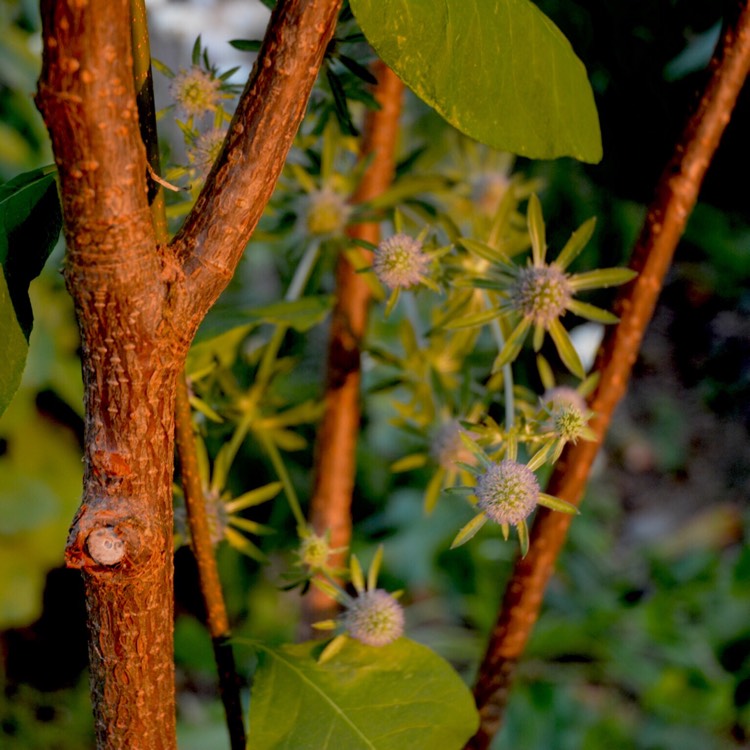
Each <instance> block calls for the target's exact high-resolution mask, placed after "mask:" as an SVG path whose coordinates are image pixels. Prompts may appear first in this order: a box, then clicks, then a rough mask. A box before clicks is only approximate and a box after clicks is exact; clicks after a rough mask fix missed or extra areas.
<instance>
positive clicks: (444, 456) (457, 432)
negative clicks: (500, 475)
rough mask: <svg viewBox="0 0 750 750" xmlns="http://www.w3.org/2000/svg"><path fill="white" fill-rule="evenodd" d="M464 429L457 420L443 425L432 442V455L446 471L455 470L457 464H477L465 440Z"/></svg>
mask: <svg viewBox="0 0 750 750" xmlns="http://www.w3.org/2000/svg"><path fill="white" fill-rule="evenodd" d="M462 430H463V428H462V427H461V424H460V423H459V422H458V420H456V419H452V420H450V421H449V422H446V423H445V424H443V425H441V426H440V427H439V428H438V430H437V431H436V432H435V434H434V436H433V438H432V441H431V442H430V455H431V456H432V458H433V459H434V460H435V461H436V462H437V463H438V464H439V465H440V466H442V467H443V468H444V469H455V468H456V463H457V462H459V461H460V462H461V463H465V464H476V462H477V460H476V458H475V456H474V454H473V453H472V452H471V450H469V448H468V447H467V446H466V444H465V443H464V441H463V440H461V431H462Z"/></svg>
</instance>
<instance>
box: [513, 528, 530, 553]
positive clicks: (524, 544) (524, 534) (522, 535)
mask: <svg viewBox="0 0 750 750" xmlns="http://www.w3.org/2000/svg"><path fill="white" fill-rule="evenodd" d="M516 528H517V529H518V541H519V542H520V543H521V557H526V553H527V552H528V551H529V527H528V526H527V525H526V521H521V522H520V523H519V524H518V525H517V526H516Z"/></svg>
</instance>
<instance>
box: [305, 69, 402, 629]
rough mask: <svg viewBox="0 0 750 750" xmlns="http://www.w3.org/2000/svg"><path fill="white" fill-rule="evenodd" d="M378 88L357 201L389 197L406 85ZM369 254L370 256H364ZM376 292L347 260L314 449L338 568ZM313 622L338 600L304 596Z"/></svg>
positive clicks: (317, 517)
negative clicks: (363, 349) (362, 359)
mask: <svg viewBox="0 0 750 750" xmlns="http://www.w3.org/2000/svg"><path fill="white" fill-rule="evenodd" d="M373 74H374V75H375V77H376V78H377V81H378V82H377V85H376V86H375V87H374V90H373V94H374V96H375V98H376V99H377V101H378V103H379V104H380V109H379V110H376V111H370V112H368V114H367V117H366V120H365V132H364V135H363V138H362V156H363V158H365V157H368V156H370V155H372V157H373V158H372V162H371V163H370V165H369V167H368V168H367V170H366V171H365V173H364V175H363V177H362V180H361V182H360V184H359V186H358V188H357V191H356V192H355V194H354V196H353V198H352V201H353V202H354V203H363V202H365V201H368V200H371V199H372V198H374V197H376V196H378V195H380V194H381V193H383V192H384V191H385V190H386V189H387V188H388V186H389V185H390V183H391V181H392V180H393V172H394V152H395V147H396V142H397V139H398V125H399V117H400V114H401V102H402V99H403V84H402V83H401V80H400V79H399V78H398V77H397V76H396V74H395V73H394V72H393V71H392V70H390V68H388V67H387V66H386V65H385V64H383V63H381V62H378V63H376V64H375V65H374V67H373ZM349 234H350V236H351V237H356V238H358V239H363V240H366V241H367V242H371V243H373V244H377V243H378V241H379V238H380V228H379V225H378V224H377V222H369V223H366V224H357V225H356V226H353V227H351V229H350V230H349ZM364 252H365V253H367V251H364ZM369 302H370V291H369V287H368V285H367V282H366V281H365V280H364V278H363V277H362V276H361V275H359V274H357V273H356V272H355V271H354V269H353V268H352V265H351V263H350V262H349V261H348V260H347V259H346V257H345V256H343V255H342V256H340V257H339V260H338V264H337V266H336V303H335V305H334V308H333V316H332V321H331V334H330V339H329V345H328V364H327V368H328V369H327V377H326V393H325V411H324V413H323V420H322V422H321V426H320V429H319V431H318V439H317V443H316V446H315V450H316V465H315V480H314V488H313V496H312V502H311V506H310V523H311V525H312V527H313V528H314V529H315V531H316V532H317V533H319V534H322V533H324V532H325V531H327V530H329V531H330V533H331V543H332V545H333V547H336V548H340V549H341V551H340V552H338V553H336V554H335V555H333V556H332V558H331V563H332V564H333V565H334V566H336V567H343V566H344V564H345V561H346V552H345V549H346V547H348V546H349V540H350V538H351V529H352V521H351V502H352V492H353V489H354V475H355V471H356V455H355V454H356V448H357V436H358V434H359V420H360V406H359V400H360V392H359V386H360V349H361V342H362V338H363V336H364V334H365V328H366V326H367V311H368V306H369ZM304 609H305V614H304V619H305V622H306V623H307V624H310V623H312V622H316V621H317V620H322V619H327V618H329V617H330V616H331V615H332V614H333V612H334V611H335V609H336V603H335V602H334V601H333V600H332V599H331V598H330V597H329V596H328V595H327V594H324V593H323V592H322V591H320V590H319V589H317V588H314V587H313V588H312V589H311V590H310V592H309V594H308V595H307V597H306V598H305V602H304Z"/></svg>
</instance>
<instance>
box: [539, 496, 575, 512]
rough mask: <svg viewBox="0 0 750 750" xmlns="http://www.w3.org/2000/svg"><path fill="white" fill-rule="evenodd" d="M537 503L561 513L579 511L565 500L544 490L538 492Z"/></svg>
mask: <svg viewBox="0 0 750 750" xmlns="http://www.w3.org/2000/svg"><path fill="white" fill-rule="evenodd" d="M539 505H544V507H545V508H550V509H551V510H559V511H560V512H561V513H570V514H576V513H578V512H579V511H578V508H576V506H575V505H573V504H571V503H569V502H567V500H562V499H561V498H559V497H555V496H554V495H548V494H547V493H546V492H540V493H539Z"/></svg>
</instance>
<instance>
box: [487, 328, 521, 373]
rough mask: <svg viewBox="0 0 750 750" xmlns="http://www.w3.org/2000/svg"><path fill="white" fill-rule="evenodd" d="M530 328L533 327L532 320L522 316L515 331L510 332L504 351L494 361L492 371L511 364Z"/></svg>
mask: <svg viewBox="0 0 750 750" xmlns="http://www.w3.org/2000/svg"><path fill="white" fill-rule="evenodd" d="M529 328H531V320H530V319H529V318H521V320H520V321H519V323H518V325H517V326H516V327H515V328H514V329H513V333H511V334H510V336H509V337H508V340H507V341H506V342H505V346H503V348H502V351H501V352H500V354H498V355H497V357H496V358H495V361H494V362H493V363H492V372H497V371H498V370H500V369H501V368H502V367H504V366H505V365H508V364H510V363H511V362H512V361H513V360H514V359H515V358H516V357H517V356H518V353H519V352H520V351H521V347H522V346H523V342H524V340H525V339H526V334H527V333H528V332H529Z"/></svg>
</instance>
